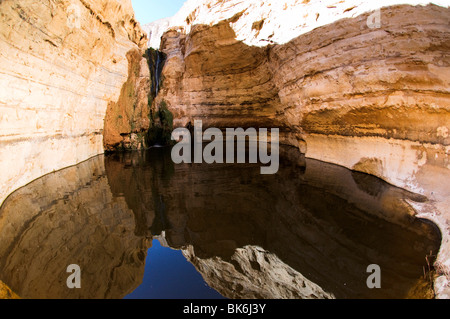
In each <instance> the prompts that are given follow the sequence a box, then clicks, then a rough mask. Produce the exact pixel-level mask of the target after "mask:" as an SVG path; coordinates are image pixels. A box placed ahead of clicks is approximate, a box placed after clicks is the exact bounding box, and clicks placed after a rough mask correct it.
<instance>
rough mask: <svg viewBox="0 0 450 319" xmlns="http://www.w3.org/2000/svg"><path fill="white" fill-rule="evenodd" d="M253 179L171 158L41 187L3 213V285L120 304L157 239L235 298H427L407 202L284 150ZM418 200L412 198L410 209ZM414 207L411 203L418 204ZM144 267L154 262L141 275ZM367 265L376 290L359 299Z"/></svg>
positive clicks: (137, 161) (70, 176)
mask: <svg viewBox="0 0 450 319" xmlns="http://www.w3.org/2000/svg"><path fill="white" fill-rule="evenodd" d="M282 150H283V152H282V161H281V165H280V171H279V172H278V174H276V175H260V165H259V164H256V165H242V164H236V165H231V164H217V165H206V164H205V165H200V164H181V165H174V164H173V162H172V160H171V158H170V150H169V149H152V150H150V151H146V152H141V153H124V154H115V155H110V156H107V157H105V158H104V162H103V157H102V156H101V157H97V158H94V159H91V160H89V161H87V162H85V163H82V164H80V165H78V166H75V167H72V168H68V169H66V170H63V171H60V172H56V173H53V174H49V175H47V176H45V177H43V178H41V179H39V180H37V181H35V182H33V183H31V184H30V185H28V186H27V187H24V188H22V189H20V190H19V191H17V192H15V193H14V194H12V195H11V196H10V197H9V198H8V200H7V201H6V202H5V204H4V205H3V206H2V208H1V209H0V280H2V281H4V282H5V283H6V284H7V285H8V286H10V287H11V288H12V289H13V290H14V291H15V292H17V293H18V294H19V295H20V296H22V297H32V298H50V297H54V298H74V291H70V290H68V289H67V287H66V284H65V280H66V278H67V276H68V274H67V273H66V272H65V269H66V267H67V265H69V264H72V263H75V264H79V265H80V267H81V269H83V278H84V279H83V280H84V281H83V283H85V284H84V285H82V289H80V290H77V291H75V293H76V294H77V295H75V297H77V296H78V297H83V298H122V297H124V296H125V295H127V294H128V293H130V292H131V291H133V290H134V289H135V288H136V287H137V286H138V285H139V284H140V282H142V277H143V272H144V263H145V257H146V253H147V249H148V247H149V246H150V243H151V239H152V238H153V237H154V236H158V238H161V236H165V240H166V241H167V243H168V245H169V246H170V247H172V248H176V249H182V250H183V254H184V255H185V256H186V258H188V260H189V261H191V262H192V263H193V264H194V265H195V266H196V268H197V269H198V270H199V271H200V273H201V274H202V275H203V277H204V278H205V280H206V281H207V282H208V283H209V284H210V286H212V287H213V288H215V289H216V290H218V291H219V292H220V293H221V294H223V295H224V296H227V297H231V298H314V297H319V298H328V297H337V298H348V297H352V298H360V297H369V298H372V297H385V298H403V297H406V296H408V294H409V296H411V293H412V291H413V290H414V293H415V295H414V296H416V297H425V293H426V292H425V290H424V289H420V288H421V287H424V286H425V284H424V283H423V282H422V281H421V280H420V278H421V277H422V274H423V268H422V267H423V266H424V265H426V260H425V255H427V254H429V252H430V250H431V251H432V252H433V253H434V254H436V253H437V249H438V246H439V239H440V238H439V232H438V231H437V230H436V228H434V227H433V226H432V225H430V224H427V223H423V222H421V221H419V220H417V219H414V218H413V217H412V211H411V209H410V208H409V206H408V205H406V204H405V203H404V201H403V200H402V198H404V197H410V198H411V197H412V196H411V195H410V194H408V193H406V192H404V191H402V190H400V189H397V188H394V187H392V186H389V185H387V184H386V183H384V182H382V181H380V180H378V179H376V178H374V177H371V176H368V175H364V174H360V173H354V172H353V173H352V172H350V171H348V170H346V169H344V168H341V167H338V166H334V165H328V164H324V163H321V162H318V161H312V160H307V159H304V158H303V157H301V156H300V154H299V153H298V152H297V151H296V150H295V149H293V148H282ZM412 198H414V197H412ZM414 199H415V200H419V199H420V200H422V199H421V198H414ZM150 262H151V261H150ZM369 264H378V265H380V266H381V269H382V289H378V290H369V289H368V288H367V286H366V279H367V276H368V274H367V273H366V268H367V266H368V265H369Z"/></svg>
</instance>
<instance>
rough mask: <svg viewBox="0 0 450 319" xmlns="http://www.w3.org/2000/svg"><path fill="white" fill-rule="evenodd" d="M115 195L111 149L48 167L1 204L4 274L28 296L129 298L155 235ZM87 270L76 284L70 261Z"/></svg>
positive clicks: (0, 257) (0, 266) (1, 273)
mask: <svg viewBox="0 0 450 319" xmlns="http://www.w3.org/2000/svg"><path fill="white" fill-rule="evenodd" d="M134 232H135V221H134V216H133V212H132V211H131V210H130V209H129V208H128V206H127V204H126V202H125V200H124V199H123V198H121V197H114V196H112V193H111V190H110V187H109V185H108V179H107V177H106V174H105V169H104V159H103V156H99V157H95V158H93V159H90V160H89V161H86V162H84V163H82V164H80V165H77V166H74V167H70V168H67V169H64V170H62V171H58V172H55V173H51V174H48V175H46V176H44V177H42V178H40V179H38V180H36V181H34V182H32V183H30V184H29V185H27V186H26V187H23V188H21V189H19V190H18V191H16V192H15V193H13V194H11V195H10V197H9V198H8V199H7V200H6V201H5V203H4V205H3V206H2V207H1V208H0V280H3V281H4V282H5V283H6V284H7V285H8V286H9V287H11V288H12V289H13V291H15V292H16V293H17V294H18V295H19V296H20V297H22V298H71V299H72V298H74V299H76V298H122V297H123V296H125V295H126V294H127V293H130V292H131V291H133V290H134V289H135V288H136V287H137V286H138V285H139V284H140V282H141V281H142V277H143V275H144V266H145V256H146V254H147V249H148V247H149V245H150V243H151V241H147V240H146V239H145V237H139V236H136V235H135V234H134ZM70 264H77V265H79V266H80V268H81V271H82V277H81V289H68V288H67V285H66V280H67V277H68V276H69V275H70V274H69V273H67V272H66V269H67V266H69V265H70Z"/></svg>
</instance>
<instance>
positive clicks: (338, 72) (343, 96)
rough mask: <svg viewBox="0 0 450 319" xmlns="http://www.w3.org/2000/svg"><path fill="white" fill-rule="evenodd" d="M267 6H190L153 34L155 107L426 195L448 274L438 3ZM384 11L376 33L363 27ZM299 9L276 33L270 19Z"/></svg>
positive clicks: (448, 196) (444, 52) (444, 8)
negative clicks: (159, 82)
mask: <svg viewBox="0 0 450 319" xmlns="http://www.w3.org/2000/svg"><path fill="white" fill-rule="evenodd" d="M273 2H275V1H272V2H271V1H269V2H264V3H261V2H259V4H260V5H261V9H256V7H254V3H253V2H249V3H247V2H246V3H245V6H244V4H243V3H238V2H237V1H220V2H215V1H210V2H205V3H201V4H200V3H199V2H195V1H190V2H188V4H187V5H186V6H185V7H184V9H182V10H181V11H180V13H179V14H178V15H176V16H175V17H174V18H173V20H171V28H170V29H169V30H168V31H167V32H166V33H165V34H164V35H163V37H162V41H161V45H160V48H161V50H162V51H163V52H165V53H166V54H167V56H168V60H167V62H166V66H165V68H164V70H163V75H164V85H163V89H162V91H161V93H160V95H159V96H158V98H157V103H158V102H159V101H162V100H165V101H167V103H168V105H169V109H170V110H171V111H173V113H174V116H175V125H176V126H186V125H188V123H190V122H191V123H193V121H194V120H196V119H201V120H203V122H204V125H205V126H206V127H209V126H215V127H222V128H223V127H250V126H253V127H278V128H280V130H281V142H282V143H285V144H289V145H293V146H296V147H298V148H299V149H300V150H301V151H302V152H304V153H305V154H306V156H307V157H309V158H314V159H319V160H322V161H326V162H330V163H335V164H339V165H342V166H344V167H347V168H350V169H354V170H357V171H361V172H365V173H369V174H372V175H375V176H378V177H380V178H382V179H384V180H386V181H388V182H389V183H392V184H394V185H396V186H400V187H403V188H406V189H408V190H411V191H414V192H417V193H420V194H423V195H425V196H426V197H427V198H428V199H429V201H428V202H427V203H426V204H425V203H422V204H414V205H415V206H414V207H415V208H416V209H417V211H418V213H419V215H420V216H421V217H426V218H428V219H431V220H433V221H435V222H436V223H437V224H438V225H439V226H440V228H441V231H442V233H443V237H444V238H443V247H442V249H441V253H440V255H439V258H438V264H439V265H440V266H441V267H442V268H443V269H444V270H443V271H442V273H443V274H444V273H446V272H447V273H448V269H449V267H450V258H449V257H450V244H449V234H450V229H449V226H448V225H449V222H448V221H449V220H450V211H449V210H448V207H450V206H449V205H450V202H449V201H450V193H449V191H448V189H447V187H446V186H445V185H446V184H447V182H446V181H448V180H449V178H450V170H449V168H450V167H449V157H448V156H449V147H450V146H449V143H450V140H449V135H448V130H449V129H450V127H449V123H450V112H449V108H450V100H449V87H450V85H449V84H450V83H449V82H450V78H449V77H448V74H449V73H450V72H449V71H450V61H449V60H448V58H447V56H448V52H449V49H450V48H449V46H448V43H449V40H450V30H449V22H450V20H449V17H450V15H449V13H450V11H449V8H448V4H445V3H441V2H436V4H438V5H440V6H438V5H435V4H430V5H425V6H422V5H420V6H413V5H416V4H419V2H417V1H410V2H408V3H410V4H411V5H395V4H396V3H395V1H390V2H385V3H384V2H382V1H381V2H372V1H371V2H370V5H369V4H365V5H363V4H362V2H358V3H357V1H345V2H341V3H339V4H336V3H334V2H333V3H331V2H322V3H321V4H319V3H318V2H315V1H310V2H308V1H307V4H305V3H302V4H300V2H298V3H297V2H296V3H294V1H293V2H292V3H290V2H289V5H286V6H282V7H280V6H281V4H279V5H275V4H273ZM304 2H305V1H304ZM269 3H270V4H271V5H270V8H269ZM367 3H369V2H367ZM290 4H292V6H290ZM420 4H424V3H420ZM272 5H273V7H272ZM383 5H391V6H388V7H383V8H381V10H380V11H379V14H380V15H379V16H380V25H377V26H374V25H371V24H370V23H368V22H369V21H371V19H372V17H373V16H372V15H373V14H374V12H373V11H371V10H375V9H379V8H380V7H382V6H383ZM392 5H393V6H392ZM247 6H248V8H247ZM188 7H189V8H191V9H192V11H190V12H189V13H188V14H187V15H186V12H187V11H189V10H187V9H186V8H188ZM344 7H345V9H344ZM250 8H253V9H254V10H250ZM299 8H303V9H304V10H305V11H304V12H303V15H299V19H287V18H286V19H285V21H286V23H285V25H284V26H283V24H282V23H281V20H279V19H277V18H275V15H274V13H275V12H278V13H280V12H284V14H285V17H288V16H290V14H293V13H294V12H297V13H298V11H297V10H299ZM241 9H242V10H241ZM313 9H314V10H316V9H320V10H317V13H318V14H315V11H314V10H313ZM186 10H187V11H186ZM280 10H281V11H280ZM310 10H313V11H310ZM258 12H259V13H261V15H260V16H258ZM262 12H265V14H263V13H262ZM182 14H185V19H184V20H183V19H181V18H180V17H181V15H182ZM280 16H281V17H282V16H283V15H280ZM302 16H303V19H302ZM312 17H314V18H312ZM325 17H326V18H325ZM322 19H324V20H322ZM175 21H176V22H175ZM293 21H294V22H293ZM268 30H272V33H273V34H270V37H269V34H268V33H267V32H268ZM288 30H289V32H288ZM282 31H286V32H285V33H283V32H282ZM262 43H264V45H262ZM267 44H269V46H267ZM445 269H447V270H445Z"/></svg>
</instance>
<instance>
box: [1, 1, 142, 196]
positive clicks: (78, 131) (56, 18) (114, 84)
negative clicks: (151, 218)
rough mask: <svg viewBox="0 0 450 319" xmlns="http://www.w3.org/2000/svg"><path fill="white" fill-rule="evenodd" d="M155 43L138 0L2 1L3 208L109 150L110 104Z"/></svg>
mask: <svg viewBox="0 0 450 319" xmlns="http://www.w3.org/2000/svg"><path fill="white" fill-rule="evenodd" d="M146 43H147V38H146V35H145V34H144V33H143V32H142V31H141V29H140V27H139V24H138V23H137V22H136V20H135V19H134V12H133V9H132V6H131V1H130V0H125V1H120V2H119V1H107V0H100V1H94V0H57V1H54V0H51V1H33V2H31V1H28V0H15V1H12V0H4V1H1V2H0V52H1V54H0V167H1V168H2V174H1V177H0V184H1V185H2V187H1V190H0V203H1V202H3V200H4V199H5V197H6V196H7V195H8V194H10V193H11V192H12V191H13V190H15V189H17V188H18V187H20V186H23V185H25V184H26V183H28V182H30V181H31V180H33V179H35V178H38V177H40V176H42V175H44V174H46V173H49V172H51V171H53V170H57V169H60V168H63V167H67V166H69V165H73V164H76V163H79V162H81V161H84V160H86V159H88V158H89V157H92V156H94V155H97V154H99V153H103V151H104V149H103V136H102V135H103V127H104V119H105V112H106V109H107V105H108V103H110V102H111V101H112V102H116V101H117V100H118V98H119V95H120V92H121V87H122V85H123V83H124V82H125V81H126V80H127V77H128V60H127V52H129V51H130V50H138V49H139V48H141V47H143V46H145V44H146Z"/></svg>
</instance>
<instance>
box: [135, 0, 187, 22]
mask: <svg viewBox="0 0 450 319" xmlns="http://www.w3.org/2000/svg"><path fill="white" fill-rule="evenodd" d="M131 2H132V3H133V9H134V14H135V16H136V19H137V20H138V21H139V23H140V24H141V25H144V24H147V23H150V22H152V21H155V20H158V19H161V18H167V17H171V16H173V15H174V14H175V13H177V12H178V10H179V9H180V8H181V6H182V5H183V3H184V2H185V0H165V1H161V0H131Z"/></svg>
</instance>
